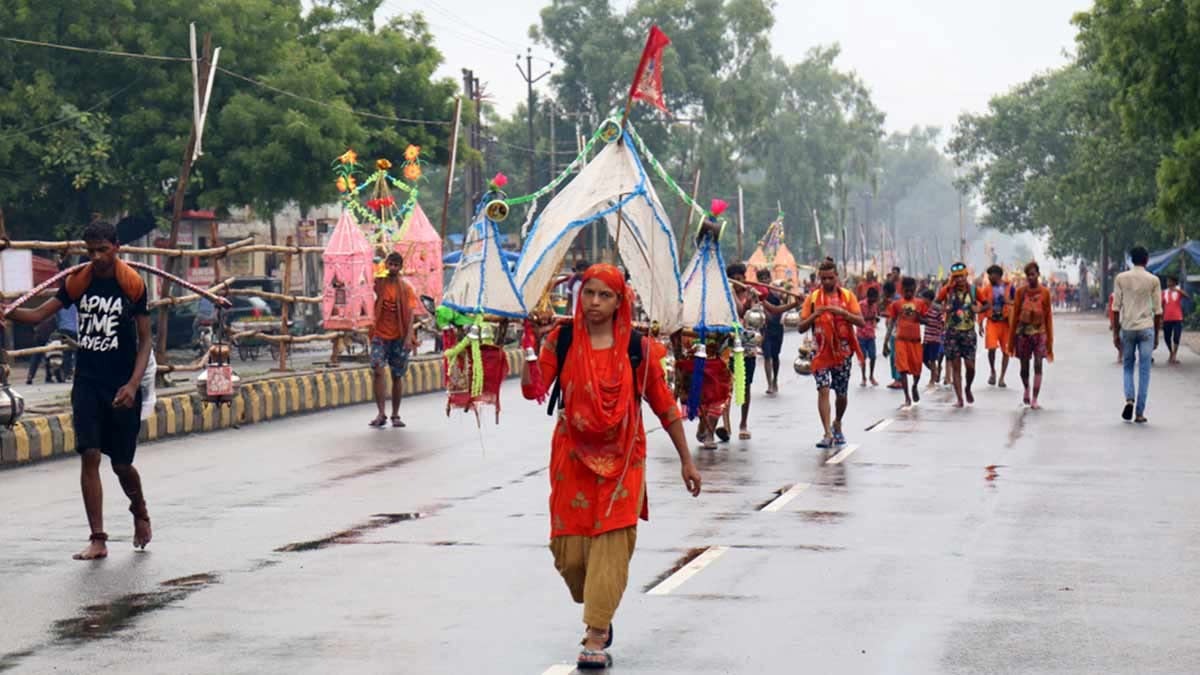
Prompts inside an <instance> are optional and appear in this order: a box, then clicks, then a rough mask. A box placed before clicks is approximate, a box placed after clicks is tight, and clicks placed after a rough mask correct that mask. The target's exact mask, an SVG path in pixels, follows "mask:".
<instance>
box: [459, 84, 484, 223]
mask: <svg viewBox="0 0 1200 675" xmlns="http://www.w3.org/2000/svg"><path fill="white" fill-rule="evenodd" d="M462 73H463V95H464V96H466V98H467V100H468V101H471V102H472V103H473V104H474V110H475V115H474V116H473V117H472V119H471V125H470V127H469V128H468V129H467V145H468V146H469V147H470V148H471V149H473V150H479V149H480V145H481V143H480V140H481V139H480V135H481V134H480V124H481V122H480V118H481V117H482V116H483V93H482V91H481V89H480V87H479V78H477V77H475V71H473V70H470V69H467V68H463V71H462ZM482 191H483V168H482V165H481V164H477V163H475V162H471V163H469V164H467V170H466V171H465V172H464V173H463V204H464V205H465V210H466V220H467V221H468V222H470V221H471V219H472V218H473V217H474V216H475V200H476V198H478V196H479V194H480V193H481V192H482Z"/></svg>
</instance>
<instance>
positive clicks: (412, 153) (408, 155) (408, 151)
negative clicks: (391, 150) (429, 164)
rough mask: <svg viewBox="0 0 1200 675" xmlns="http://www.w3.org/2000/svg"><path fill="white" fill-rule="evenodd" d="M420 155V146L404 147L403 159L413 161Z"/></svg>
mask: <svg viewBox="0 0 1200 675" xmlns="http://www.w3.org/2000/svg"><path fill="white" fill-rule="evenodd" d="M420 157H421V146H419V145H409V146H408V147H407V148H405V149H404V161H406V162H415V161H417V159H419V158H420Z"/></svg>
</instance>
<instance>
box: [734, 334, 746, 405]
mask: <svg viewBox="0 0 1200 675" xmlns="http://www.w3.org/2000/svg"><path fill="white" fill-rule="evenodd" d="M734 340H735V342H734V348H733V400H734V401H735V402H736V403H737V405H738V407H741V406H742V405H744V404H745V403H746V350H745V349H744V348H741V335H740V332H735V333H734Z"/></svg>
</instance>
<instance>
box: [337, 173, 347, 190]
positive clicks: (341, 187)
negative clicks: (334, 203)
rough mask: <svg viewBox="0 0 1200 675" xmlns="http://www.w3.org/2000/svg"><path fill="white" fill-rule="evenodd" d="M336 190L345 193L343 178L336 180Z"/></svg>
mask: <svg viewBox="0 0 1200 675" xmlns="http://www.w3.org/2000/svg"><path fill="white" fill-rule="evenodd" d="M337 189H338V192H345V191H346V179H345V178H343V177H342V176H338V179H337Z"/></svg>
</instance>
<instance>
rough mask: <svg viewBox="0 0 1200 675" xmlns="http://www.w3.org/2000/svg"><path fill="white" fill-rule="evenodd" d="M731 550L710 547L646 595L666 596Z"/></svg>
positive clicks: (725, 547)
mask: <svg viewBox="0 0 1200 675" xmlns="http://www.w3.org/2000/svg"><path fill="white" fill-rule="evenodd" d="M728 550H729V547H728V546H710V547H709V548H708V550H707V551H705V552H704V553H701V554H700V555H698V556H696V559H695V560H693V561H691V562H690V563H688V564H686V565H684V566H683V567H681V568H679V571H678V572H676V573H674V574H672V575H671V576H669V577H667V578H666V579H663V580H662V582H661V583H659V584H658V585H657V586H655V587H654V588H651V589H650V590H648V591H646V595H666V594H668V593H670V592H671V591H673V590H675V589H676V588H679V587H680V586H682V585H683V582H685V581H687V580H688V579H691V578H692V577H694V576H696V575H697V574H699V573H700V571H701V570H703V569H704V568H705V567H708V566H709V565H711V564H712V563H713V561H714V560H716V559H717V558H720V557H721V556H723V555H725V552H726V551H728Z"/></svg>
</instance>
